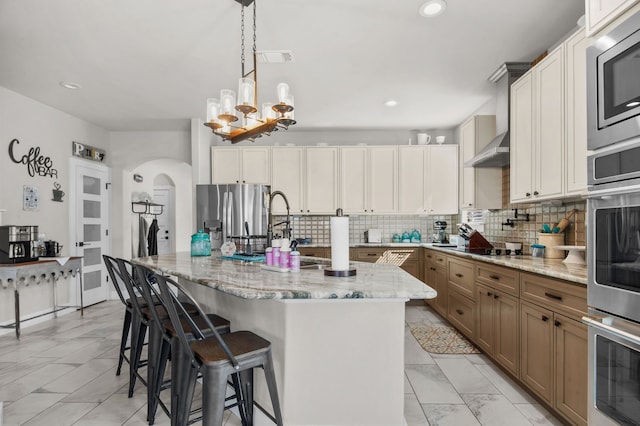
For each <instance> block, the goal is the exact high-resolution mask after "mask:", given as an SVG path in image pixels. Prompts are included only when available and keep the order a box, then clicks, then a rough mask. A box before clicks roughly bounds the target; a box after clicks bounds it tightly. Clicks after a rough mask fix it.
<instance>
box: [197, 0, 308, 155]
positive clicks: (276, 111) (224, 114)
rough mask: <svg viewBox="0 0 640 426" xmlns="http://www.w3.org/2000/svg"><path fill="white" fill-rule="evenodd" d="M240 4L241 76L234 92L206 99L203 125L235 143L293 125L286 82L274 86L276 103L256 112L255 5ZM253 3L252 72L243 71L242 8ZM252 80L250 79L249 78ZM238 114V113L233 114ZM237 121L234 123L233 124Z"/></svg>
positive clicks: (249, 1) (252, 0)
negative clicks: (205, 118)
mask: <svg viewBox="0 0 640 426" xmlns="http://www.w3.org/2000/svg"><path fill="white" fill-rule="evenodd" d="M235 1H236V2H238V3H240V7H241V13H240V29H241V34H242V36H241V49H240V51H241V52H242V54H241V57H240V60H241V61H240V62H241V65H242V77H241V78H240V81H239V83H238V97H237V103H236V92H234V91H233V90H229V89H222V90H221V91H220V99H213V98H210V99H207V122H206V123H204V125H205V126H207V127H209V128H210V129H211V130H213V133H215V134H217V135H219V136H221V137H222V139H223V140H228V141H231V143H238V142H240V141H243V140H246V139H249V140H250V141H251V142H254V141H255V139H256V138H259V137H261V136H262V135H263V134H266V135H270V134H271V132H273V131H276V130H278V129H284V130H287V129H288V128H289V126H291V125H294V124H296V121H295V120H294V116H293V95H292V94H290V93H289V85H288V84H287V83H279V84H278V86H277V87H276V89H277V93H278V103H276V104H272V103H267V102H265V103H263V104H262V106H261V109H260V111H258V81H257V80H258V69H257V66H256V3H255V0H235ZM252 3H253V52H252V56H253V69H252V70H251V71H249V72H246V73H245V70H244V59H245V57H244V8H245V7H248V6H250V5H251V4H252ZM251 77H252V78H251ZM236 113H239V114H236ZM238 120H240V121H239V123H238V124H236V121H238Z"/></svg>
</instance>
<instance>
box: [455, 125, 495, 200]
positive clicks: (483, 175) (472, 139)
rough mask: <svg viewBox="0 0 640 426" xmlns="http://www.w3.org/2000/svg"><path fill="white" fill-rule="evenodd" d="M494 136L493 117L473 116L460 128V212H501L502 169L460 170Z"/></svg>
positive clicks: (465, 168)
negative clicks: (486, 210)
mask: <svg viewBox="0 0 640 426" xmlns="http://www.w3.org/2000/svg"><path fill="white" fill-rule="evenodd" d="M495 135H496V117H495V115H475V116H473V117H471V118H469V119H468V120H467V121H465V122H464V123H462V125H461V126H460V208H463V209H482V210H485V209H500V208H502V169H501V168H497V167H490V168H476V167H464V163H465V162H466V161H469V160H471V159H472V158H473V157H474V156H475V155H476V153H477V152H480V150H481V149H482V148H484V147H485V146H486V145H487V144H488V143H489V142H491V140H492V139H493V138H494V137H495Z"/></svg>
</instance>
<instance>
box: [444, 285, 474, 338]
mask: <svg viewBox="0 0 640 426" xmlns="http://www.w3.org/2000/svg"><path fill="white" fill-rule="evenodd" d="M448 296H449V307H448V309H447V319H448V320H449V322H451V323H452V324H453V325H454V326H456V328H457V329H458V330H459V331H460V332H461V333H462V334H464V335H466V336H467V337H469V338H470V339H472V340H473V339H474V337H475V324H476V322H475V305H476V303H475V302H474V301H473V300H471V299H469V298H468V297H465V296H463V295H462V294H460V293H458V292H457V291H455V290H450V291H449V294H448Z"/></svg>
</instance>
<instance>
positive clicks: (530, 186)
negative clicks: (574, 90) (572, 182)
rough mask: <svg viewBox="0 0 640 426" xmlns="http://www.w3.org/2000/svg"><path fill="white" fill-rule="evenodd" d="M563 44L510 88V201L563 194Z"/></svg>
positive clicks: (542, 198)
mask: <svg viewBox="0 0 640 426" xmlns="http://www.w3.org/2000/svg"><path fill="white" fill-rule="evenodd" d="M564 98H565V96H564V49H563V46H560V47H558V48H557V49H556V50H554V51H553V52H551V53H550V54H549V55H548V56H547V57H546V58H545V59H544V60H543V61H541V62H540V63H539V64H537V65H536V66H535V67H534V68H533V69H532V70H530V71H529V72H527V73H526V74H525V75H524V76H522V77H521V78H520V79H518V80H517V81H516V82H515V83H514V84H513V85H512V88H511V135H512V139H511V144H510V145H511V146H510V151H511V153H510V155H511V167H510V169H511V172H510V173H511V179H510V181H511V182H510V183H511V202H513V203H519V202H534V201H542V200H547V199H552V198H560V197H562V196H563V194H564V191H563V188H564V186H563V182H564V174H563V172H564V157H565V152H564V151H565V150H564V142H565V127H564V126H565V123H564Z"/></svg>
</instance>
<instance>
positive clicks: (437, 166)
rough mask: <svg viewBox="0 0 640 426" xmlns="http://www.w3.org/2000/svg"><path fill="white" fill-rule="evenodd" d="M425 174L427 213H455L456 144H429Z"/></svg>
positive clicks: (456, 199) (456, 190)
mask: <svg viewBox="0 0 640 426" xmlns="http://www.w3.org/2000/svg"><path fill="white" fill-rule="evenodd" d="M425 176H426V178H425V180H426V194H425V200H426V206H427V214H457V213H458V146H457V145H439V146H429V147H428V148H427V166H426V173H425Z"/></svg>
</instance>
